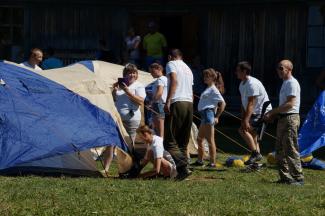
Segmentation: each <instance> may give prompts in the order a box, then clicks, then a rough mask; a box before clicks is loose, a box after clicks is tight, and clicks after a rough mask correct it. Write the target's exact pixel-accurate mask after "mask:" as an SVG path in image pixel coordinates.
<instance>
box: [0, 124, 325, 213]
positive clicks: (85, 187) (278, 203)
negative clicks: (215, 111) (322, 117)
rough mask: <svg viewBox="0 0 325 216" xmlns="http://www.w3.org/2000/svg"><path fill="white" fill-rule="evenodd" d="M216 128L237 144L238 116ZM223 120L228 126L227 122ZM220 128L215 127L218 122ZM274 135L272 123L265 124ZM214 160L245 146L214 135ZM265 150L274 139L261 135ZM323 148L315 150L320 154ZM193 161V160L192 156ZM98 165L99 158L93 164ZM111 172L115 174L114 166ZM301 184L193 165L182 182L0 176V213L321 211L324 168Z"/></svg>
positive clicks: (267, 173) (270, 171)
mask: <svg viewBox="0 0 325 216" xmlns="http://www.w3.org/2000/svg"><path fill="white" fill-rule="evenodd" d="M222 121H223V127H222V128H221V130H222V131H223V132H225V133H226V134H227V135H230V136H231V137H232V138H233V139H235V140H237V141H238V142H240V143H243V141H241V139H240V138H239V136H238V133H237V129H236V127H235V126H233V125H238V122H237V121H231V120H229V119H223V120H222ZM227 125H229V126H228V127H227ZM218 127H219V126H218ZM269 132H271V133H272V134H274V125H273V126H272V125H271V126H270V127H269ZM216 141H217V145H218V148H219V149H222V150H223V151H225V152H229V154H227V155H222V154H218V161H220V162H224V161H225V159H226V158H227V157H228V156H230V155H233V154H240V155H242V154H247V152H246V151H245V150H243V149H242V148H240V147H238V146H237V145H236V144H234V143H233V142H231V141H229V140H227V139H226V138H225V137H223V136H222V135H220V134H216ZM261 146H262V151H263V153H264V154H266V153H268V152H270V151H272V149H273V146H274V139H271V138H270V137H267V136H266V137H265V139H264V140H263V143H262V144H261ZM324 152H325V151H324V148H323V149H321V150H319V151H317V152H315V154H314V155H316V156H317V157H320V158H322V159H324V156H325V154H324ZM193 160H194V159H193ZM98 164H99V163H98ZM112 168H113V169H112V171H111V172H110V174H111V175H113V176H114V175H115V176H117V170H116V166H113V167H112ZM304 173H305V186H303V187H297V186H288V185H277V184H275V183H272V182H274V181H276V180H277V179H278V175H277V170H276V169H275V168H274V167H267V168H265V169H263V170H261V171H260V172H258V173H243V172H241V169H239V168H226V169H225V170H224V171H204V170H195V171H194V174H193V175H192V176H191V177H190V178H189V180H187V181H182V182H174V181H171V180H163V179H156V180H120V179H116V178H113V177H112V178H106V179H104V178H70V177H61V178H51V177H37V176H28V177H0V184H1V187H0V216H2V215H146V216H148V215H177V216H178V215H295V216H296V215H325V171H314V170H306V169H305V170H304Z"/></svg>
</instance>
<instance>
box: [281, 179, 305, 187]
mask: <svg viewBox="0 0 325 216" xmlns="http://www.w3.org/2000/svg"><path fill="white" fill-rule="evenodd" d="M275 183H277V184H287V185H297V186H303V185H304V180H299V181H296V180H293V179H279V180H278V181H276V182H275Z"/></svg>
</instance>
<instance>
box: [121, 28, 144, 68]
mask: <svg viewBox="0 0 325 216" xmlns="http://www.w3.org/2000/svg"><path fill="white" fill-rule="evenodd" d="M140 42H141V37H140V36H139V35H136V34H135V31H134V29H133V28H130V29H129V31H128V35H127V36H126V38H125V45H126V53H127V62H128V63H131V64H135V65H136V66H137V67H139V63H140V62H139V58H140V52H139V45H140Z"/></svg>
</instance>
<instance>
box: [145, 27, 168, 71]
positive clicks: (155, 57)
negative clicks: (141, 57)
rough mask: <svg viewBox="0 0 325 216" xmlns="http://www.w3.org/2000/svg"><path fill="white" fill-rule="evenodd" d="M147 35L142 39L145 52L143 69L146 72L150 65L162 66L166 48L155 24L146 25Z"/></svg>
mask: <svg viewBox="0 0 325 216" xmlns="http://www.w3.org/2000/svg"><path fill="white" fill-rule="evenodd" d="M148 28H149V33H148V34H147V35H146V36H145V37H144V39H143V49H144V51H145V69H146V70H148V68H149V66H150V65H151V64H152V63H159V64H161V65H164V52H165V50H166V48H167V41H166V38H165V36H164V35H163V34H161V33H160V32H158V27H157V24H156V23H155V22H150V23H149V24H148Z"/></svg>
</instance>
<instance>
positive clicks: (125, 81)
mask: <svg viewBox="0 0 325 216" xmlns="http://www.w3.org/2000/svg"><path fill="white" fill-rule="evenodd" d="M117 83H118V85H119V86H124V85H123V83H124V84H125V85H127V86H128V85H129V80H128V78H126V77H121V78H118V79H117Z"/></svg>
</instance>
